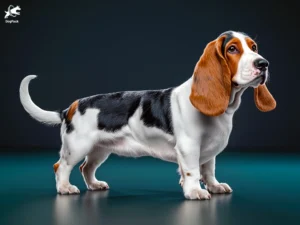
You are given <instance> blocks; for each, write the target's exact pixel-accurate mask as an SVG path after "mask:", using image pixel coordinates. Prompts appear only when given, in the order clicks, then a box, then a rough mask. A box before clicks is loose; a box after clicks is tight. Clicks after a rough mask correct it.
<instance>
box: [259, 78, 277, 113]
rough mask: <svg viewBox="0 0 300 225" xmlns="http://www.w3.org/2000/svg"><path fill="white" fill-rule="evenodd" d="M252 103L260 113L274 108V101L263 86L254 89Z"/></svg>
mask: <svg viewBox="0 0 300 225" xmlns="http://www.w3.org/2000/svg"><path fill="white" fill-rule="evenodd" d="M254 101H255V105H256V107H257V108H258V109H259V110H260V111H262V112H268V111H271V110H273V109H275V107H276V101H275V99H274V98H273V96H272V94H271V93H270V92H269V90H268V88H267V86H266V85H265V84H263V85H259V86H258V87H257V88H255V89H254Z"/></svg>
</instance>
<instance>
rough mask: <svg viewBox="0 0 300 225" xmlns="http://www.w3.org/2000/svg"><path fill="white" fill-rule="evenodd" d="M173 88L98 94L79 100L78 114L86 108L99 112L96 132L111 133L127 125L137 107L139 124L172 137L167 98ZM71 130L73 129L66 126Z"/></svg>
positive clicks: (82, 112)
mask: <svg viewBox="0 0 300 225" xmlns="http://www.w3.org/2000/svg"><path fill="white" fill-rule="evenodd" d="M172 90H173V89H172V88H170V89H165V90H157V91H131V92H116V93H109V94H99V95H95V96H91V97H87V98H83V99H80V100H79V104H78V111H79V112H80V114H81V115H83V114H84V113H85V112H86V110H87V109H88V108H96V109H99V110H100V112H99V114H98V128H99V129H101V130H105V131H110V132H114V131H117V130H119V129H121V128H122V127H123V126H125V125H127V124H128V120H129V118H130V117H131V116H132V115H133V114H134V113H135V111H136V110H137V108H138V107H139V106H141V107H142V110H143V112H142V115H141V120H142V121H143V122H144V124H145V125H146V126H148V127H157V128H160V129H162V130H163V131H165V132H167V133H170V134H173V126H172V118H171V109H170V107H171V105H170V95H171V92H172ZM67 127H69V129H70V130H72V129H74V127H72V124H68V125H67Z"/></svg>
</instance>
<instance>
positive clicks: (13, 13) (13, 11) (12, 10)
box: [4, 5, 21, 19]
mask: <svg viewBox="0 0 300 225" xmlns="http://www.w3.org/2000/svg"><path fill="white" fill-rule="evenodd" d="M20 10H21V8H20V6H16V7H14V6H13V5H10V6H9V7H8V9H7V11H4V12H5V13H6V14H5V16H4V19H7V18H8V17H9V16H12V17H16V16H19V15H20V12H18V11H20Z"/></svg>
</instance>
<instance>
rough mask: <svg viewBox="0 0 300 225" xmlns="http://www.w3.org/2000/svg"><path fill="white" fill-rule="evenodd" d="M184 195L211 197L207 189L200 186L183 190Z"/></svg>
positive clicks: (201, 197) (189, 197) (193, 197)
mask: <svg viewBox="0 0 300 225" xmlns="http://www.w3.org/2000/svg"><path fill="white" fill-rule="evenodd" d="M184 196H185V197H186V198H187V199H200V200H205V199H210V198H211V195H210V194H209V193H208V191H207V190H205V189H201V188H200V187H197V188H193V189H191V190H189V191H187V192H185V193H184Z"/></svg>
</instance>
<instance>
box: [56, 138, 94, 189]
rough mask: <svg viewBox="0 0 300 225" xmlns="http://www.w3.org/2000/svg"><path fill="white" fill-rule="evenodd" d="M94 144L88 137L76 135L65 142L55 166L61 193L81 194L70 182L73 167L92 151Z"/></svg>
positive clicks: (57, 183)
mask: <svg viewBox="0 0 300 225" xmlns="http://www.w3.org/2000/svg"><path fill="white" fill-rule="evenodd" d="M92 145H93V143H92V142H91V141H90V140H89V139H88V138H85V137H84V138H83V137H82V138H78V137H75V135H72V136H68V137H67V138H66V140H65V142H63V145H62V148H61V151H60V159H59V161H58V162H57V163H55V164H54V166H53V167H54V171H55V179H56V189H57V192H58V193H59V194H79V189H78V188H77V187H76V186H74V185H72V184H70V182H69V178H70V174H71V171H72V169H73V167H74V166H75V165H76V164H77V163H78V162H79V161H81V160H82V159H83V158H84V157H85V156H86V155H87V154H88V153H89V152H90V150H91V149H92Z"/></svg>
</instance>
